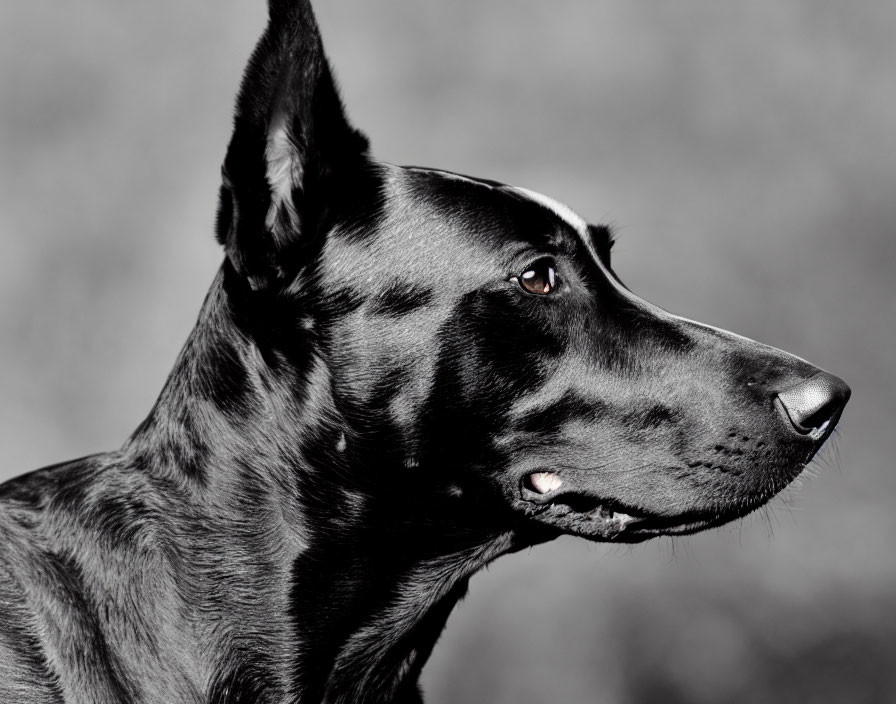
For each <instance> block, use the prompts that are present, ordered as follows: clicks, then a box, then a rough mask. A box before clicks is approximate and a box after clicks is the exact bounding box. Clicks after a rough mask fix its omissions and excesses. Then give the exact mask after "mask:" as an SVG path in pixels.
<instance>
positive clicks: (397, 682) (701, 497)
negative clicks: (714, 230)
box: [0, 0, 849, 704]
mask: <svg viewBox="0 0 896 704" xmlns="http://www.w3.org/2000/svg"><path fill="white" fill-rule="evenodd" d="M222 180H223V183H222V186H221V192H220V204H219V211H218V220H217V236H218V240H219V242H220V243H221V245H222V246H223V249H224V254H225V256H224V261H223V264H222V266H221V269H220V271H219V273H218V275H217V276H216V278H215V280H214V282H213V283H212V286H211V290H210V291H209V294H208V296H207V298H206V300H205V303H204V304H203V306H202V310H201V312H200V315H199V319H198V321H197V324H196V327H195V329H194V330H193V332H192V334H191V335H190V337H189V339H188V341H187V343H186V345H185V346H184V349H183V351H182V352H181V354H180V357H179V358H178V360H177V362H176V363H175V366H174V369H173V371H172V373H171V376H170V377H169V379H168V382H167V383H166V385H165V387H164V389H163V390H162V392H161V394H160V396H159V399H158V401H157V402H156V404H155V406H154V407H153V408H152V410H151V411H150V413H149V415H148V416H147V418H146V420H145V421H144V422H143V423H142V424H141V425H140V427H139V428H137V430H136V431H135V432H134V434H133V435H132V436H131V437H130V438H129V439H128V440H127V442H126V443H125V444H124V445H123V446H122V447H121V448H120V449H119V450H116V451H112V452H108V453H103V454H99V455H94V456H91V457H86V458H82V459H79V460H74V461H71V462H67V463H63V464H60V465H55V466H53V467H47V468H45V469H42V470H39V471H37V472H33V473H31V474H27V475H23V476H21V477H19V478H17V479H14V480H12V481H10V482H7V483H6V484H4V485H3V486H2V487H0V506H2V513H0V701H3V702H7V701H9V702H12V701H15V702H23V703H37V702H61V701H64V702H84V701H91V702H122V703H124V702H128V703H140V702H146V703H149V702H171V703H175V702H184V703H188V702H189V703H191V704H195V703H197V702H206V703H208V704H249V703H250V702H251V703H252V704H262V703H271V704H273V703H274V702H277V703H283V702H286V703H291V704H312V703H314V704H318V703H321V702H326V703H328V704H349V703H352V704H374V703H381V704H385V703H387V702H390V703H392V704H413V703H419V702H420V701H421V695H420V691H419V687H418V685H417V681H418V678H419V675H420V672H421V670H422V668H423V666H424V664H425V663H426V660H427V658H428V657H429V654H430V652H431V651H432V649H433V647H434V645H435V643H436V640H437V639H438V637H439V633H440V632H441V630H442V628H443V626H444V624H445V621H446V620H447V618H448V616H449V614H450V613H451V610H452V609H453V608H454V606H455V604H456V603H457V602H458V600H460V599H461V598H462V597H463V595H464V594H465V593H466V590H467V584H468V580H469V578H470V577H471V576H472V575H473V574H474V573H475V572H476V571H478V570H480V569H482V568H483V567H484V566H485V565H487V564H488V563H489V562H491V561H492V560H494V559H496V558H497V557H499V556H501V555H504V554H507V553H509V552H513V551H515V550H519V549H521V548H525V547H528V546H531V545H534V544H536V543H539V542H543V541H546V540H550V539H551V538H554V537H556V536H558V535H560V534H562V533H568V534H573V535H578V536H582V537H585V538H587V539H591V540H600V541H607V542H617V543H618V542H626V543H634V542H639V541H642V540H646V539H648V538H651V537H654V536H658V535H676V534H682V533H688V532H694V531H696V530H702V529H705V528H709V527H713V526H715V525H720V524H722V523H724V522H727V521H730V520H733V519H735V518H738V517H740V516H743V515H745V514H746V513H748V512H750V511H751V510H753V509H755V508H757V507H758V506H761V505H762V504H763V503H764V502H766V501H767V500H768V499H769V498H771V497H772V496H773V495H774V494H775V493H776V492H778V491H780V490H781V489H782V488H783V487H784V486H786V485H787V484H788V482H790V481H791V480H792V479H793V478H794V477H795V476H796V475H797V474H798V473H799V472H800V471H801V470H802V468H803V467H804V466H805V464H806V463H807V462H808V461H809V460H810V459H811V457H812V456H813V454H814V453H815V452H816V451H817V450H818V448H819V447H820V446H821V444H822V443H823V442H824V440H825V439H826V438H827V437H828V436H829V435H830V432H831V431H832V430H833V427H834V425H835V424H836V422H837V420H838V419H839V416H840V413H841V411H842V409H843V406H844V404H845V403H846V400H847V398H848V395H849V390H848V387H846V385H845V384H843V382H841V381H840V380H839V379H836V377H832V376H830V375H827V374H825V373H824V372H821V371H820V370H818V369H816V368H815V367H812V366H811V365H809V364H807V363H805V362H803V361H802V360H799V359H797V358H795V357H792V356H790V355H788V354H786V353H784V352H781V351H779V350H775V349H772V348H769V347H765V346H762V345H759V344H758V343H754V342H751V341H749V340H745V339H744V338H740V337H737V336H734V335H731V334H729V333H725V332H724V331H720V330H716V329H714V328H709V327H708V326H703V325H700V324H698V323H693V322H691V321H688V320H685V319H683V318H677V317H675V316H672V315H670V314H668V313H666V312H665V311H663V310H661V309H659V308H657V307H655V306H653V305H651V304H649V303H647V302H646V301H644V300H642V299H640V298H637V297H636V296H634V295H633V294H632V293H631V292H630V291H629V290H628V289H627V288H626V287H625V286H623V285H622V283H621V282H620V280H619V279H618V277H617V276H616V274H615V273H614V272H613V271H612V269H611V268H610V248H611V246H612V234H611V232H610V230H609V229H608V228H606V227H604V226H598V225H589V224H587V223H585V222H584V221H581V220H580V219H579V217H578V216H576V215H575V214H571V212H570V211H568V209H566V208H565V207H563V206H560V205H559V204H556V203H555V202H553V201H551V200H549V199H547V198H545V197H543V196H539V195H538V194H533V193H531V192H529V191H525V190H522V189H518V188H514V187H511V186H506V185H504V184H501V183H498V182H496V181H491V180H486V179H477V178H471V177H467V176H463V175H460V174H453V173H450V172H446V171H440V170H430V169H425V168H421V167H398V166H392V165H389V164H382V163H377V162H376V161H374V160H373V158H372V157H371V156H370V154H369V151H368V144H367V140H366V138H365V137H364V136H363V135H362V134H361V133H360V132H358V131H357V130H356V129H355V128H354V127H352V126H351V125H350V123H349V121H348V119H347V117H346V115H345V111H344V109H343V106H342V103H341V100H340V98H339V96H338V93H337V90H336V87H335V84H334V82H333V78H332V73H331V71H330V68H329V66H328V64H327V61H326V57H325V55H324V52H323V47H322V43H321V39H320V36H319V33H318V30H317V25H316V23H315V20H314V17H313V15H312V12H311V8H310V6H309V4H308V2H307V1H304V0H302V1H296V2H290V1H287V0H272V2H271V4H270V21H269V24H268V27H267V29H266V30H265V32H264V35H263V36H262V38H261V39H260V41H259V43H258V46H257V47H256V49H255V52H254V53H253V55H252V58H251V59H250V61H249V65H248V67H247V69H246V73H245V76H244V79H243V83H242V86H241V88H240V92H239V97H238V99H237V108H236V117H235V120H234V132H233V138H232V140H231V142H230V146H229V148H228V150H227V154H226V158H225V161H224V167H223V179H222ZM546 259H547V260H549V261H550V262H551V267H552V269H553V270H554V271H555V274H556V279H555V280H554V282H553V284H552V286H551V289H550V291H547V290H541V291H538V290H534V291H533V290H528V289H526V288H525V287H523V286H522V285H521V284H520V277H521V276H523V274H524V272H526V271H527V269H529V268H531V266H532V265H533V262H538V261H544V260H546ZM820 385H823V386H824V388H825V389H827V390H828V392H827V393H829V398H828V399H827V401H826V402H825V404H824V405H818V404H817V403H816V404H815V405H814V406H813V405H811V404H810V403H809V402H808V401H805V400H804V396H805V398H817V396H818V394H817V393H815V392H817V391H818V389H819V388H820ZM802 391H806V393H805V394H803V393H802ZM809 392H812V393H809Z"/></svg>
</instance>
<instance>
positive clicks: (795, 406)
mask: <svg viewBox="0 0 896 704" xmlns="http://www.w3.org/2000/svg"><path fill="white" fill-rule="evenodd" d="M850 393H851V392H850V389H849V387H848V386H847V385H846V382H844V381H843V380H842V379H838V378H837V377H836V376H834V375H833V374H827V373H826V372H819V373H818V374H816V375H815V376H813V377H811V378H809V379H806V381H803V382H801V383H799V384H797V385H796V386H794V387H793V388H790V389H787V390H786V391H781V392H779V393H778V399H779V400H780V401H781V404H782V405H783V406H784V410H785V411H786V412H787V417H788V418H790V422H791V423H792V424H793V427H794V428H796V430H797V431H798V432H800V433H802V434H804V435H810V436H815V437H820V436H821V435H822V433H824V431H826V430H827V429H828V426H829V425H830V424H831V422H832V421H833V422H836V421H837V418H838V417H839V416H840V412H841V411H842V410H843V407H844V406H846V402H847V401H848V400H849V395H850Z"/></svg>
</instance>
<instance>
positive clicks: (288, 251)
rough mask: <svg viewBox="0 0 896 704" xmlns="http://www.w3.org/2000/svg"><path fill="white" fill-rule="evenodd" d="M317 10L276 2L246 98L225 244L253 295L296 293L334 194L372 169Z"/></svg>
mask: <svg viewBox="0 0 896 704" xmlns="http://www.w3.org/2000/svg"><path fill="white" fill-rule="evenodd" d="M366 155H367V139H366V138H365V137H364V135H363V134H361V133H360V132H358V131H357V130H355V129H353V128H352V127H351V126H350V125H349V123H348V120H347V119H346V116H345V111H344V108H343V106H342V102H341V100H340V99H339V94H338V92H337V89H336V85H335V83H334V81H333V77H332V74H331V72H330V67H329V64H328V63H327V58H326V56H325V55H324V51H323V44H322V43H321V38H320V31H319V30H318V27H317V22H316V21H315V19H314V14H313V13H312V11H311V5H310V3H309V2H308V1H307V0H270V2H269V21H268V26H267V29H266V30H265V33H264V34H263V35H262V37H261V39H260V40H259V41H258V45H257V46H256V47H255V52H254V53H253V54H252V58H251V59H250V60H249V65H248V66H247V67H246V72H245V75H244V77H243V82H242V85H241V87H240V92H239V97H238V98H237V105H236V116H235V118H234V130H233V137H232V138H231V141H230V146H229V147H228V149H227V157H226V158H225V160H224V166H223V168H222V176H223V184H222V186H221V193H220V204H219V207H218V223H217V235H218V240H219V242H221V244H223V245H224V249H225V251H226V253H227V256H228V257H229V258H230V260H231V262H232V264H233V266H234V268H235V269H236V270H237V271H238V272H239V273H240V274H242V275H243V276H245V277H246V278H247V279H248V281H249V283H250V284H251V285H252V287H253V288H256V289H257V288H264V287H267V286H271V285H276V284H277V283H278V282H279V283H281V284H282V283H286V281H287V279H288V278H289V277H290V275H294V274H295V272H296V271H297V270H298V268H299V266H300V264H299V263H298V260H299V259H300V258H301V250H302V249H304V248H305V247H307V246H309V245H310V244H311V243H312V242H313V241H314V240H315V239H316V235H317V234H318V233H319V228H320V225H321V218H322V216H323V215H324V213H325V212H326V209H327V198H328V193H333V192H334V189H336V188H338V187H339V182H340V180H342V179H344V178H350V177H351V174H352V172H357V171H358V170H360V169H362V168H363V165H364V163H365V161H366Z"/></svg>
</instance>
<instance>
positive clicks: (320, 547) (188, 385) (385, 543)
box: [125, 265, 531, 702]
mask: <svg viewBox="0 0 896 704" xmlns="http://www.w3.org/2000/svg"><path fill="white" fill-rule="evenodd" d="M228 276H229V274H228V271H227V266H226V265H225V267H224V269H223V270H222V272H221V273H219V275H218V277H217V278H216V280H215V282H214V284H213V286H212V289H211V291H210V292H209V295H208V297H207V299H206V302H205V304H204V306H203V310H202V313H201V314H200V318H199V322H198V324H197V326H196V329H195V330H194V332H193V333H192V335H191V337H190V339H189V341H188V342H187V344H186V346H185V347H184V350H183V351H182V353H181V356H180V358H179V359H178V362H177V364H176V366H175V369H174V371H173V373H172V375H171V377H170V379H169V381H168V383H167V385H166V386H165V389H164V390H163V392H162V394H161V396H160V398H159V400H158V402H157V404H156V406H155V407H154V409H153V411H152V413H151V414H150V416H149V418H147V420H146V421H145V422H144V423H143V425H142V426H141V427H140V428H139V429H138V430H137V432H136V433H135V434H134V436H133V437H132V438H131V440H130V441H129V443H128V445H127V446H126V448H125V452H126V453H127V454H128V455H129V456H130V457H131V458H132V461H133V462H134V463H135V464H138V465H140V466H144V467H146V468H147V469H148V471H149V472H151V473H152V474H153V475H154V476H156V477H158V478H159V480H160V481H162V482H164V484H163V485H164V486H166V487H168V491H169V492H170V494H171V496H170V497H166V500H170V501H174V502H178V501H181V502H186V503H189V505H190V507H189V508H190V510H188V511H184V512H178V511H171V512H170V515H172V516H178V515H190V516H195V515H199V516H201V518H199V519H195V518H194V519H191V522H190V523H189V524H188V523H184V524H182V525H177V519H176V518H172V519H171V520H172V522H173V523H174V524H175V526H174V528H173V530H174V531H177V530H180V531H182V533H181V536H180V537H179V540H180V542H181V543H182V544H181V545H179V546H178V550H176V551H174V552H178V551H179V554H180V555H181V556H182V557H181V559H182V560H183V563H184V564H183V566H182V568H181V569H180V570H179V571H180V572H183V573H184V574H186V575H192V581H191V582H190V583H187V584H184V585H179V586H178V590H179V592H180V593H187V594H189V595H190V600H191V601H195V602H197V603H200V604H202V610H211V611H212V612H213V613H214V614H215V616H216V618H218V619H220V620H221V623H222V627H221V628H219V629H216V633H223V634H226V635H224V636H221V637H220V638H219V643H218V644H217V650H218V652H220V653H226V656H224V657H218V658H217V662H215V663H214V664H213V666H212V670H213V671H212V672H211V673H210V674H209V679H210V680H211V681H212V684H211V689H212V691H213V693H214V692H219V693H222V695H223V693H225V692H229V691H234V690H235V689H236V688H240V691H243V690H245V688H246V687H248V686H252V687H256V688H258V693H259V694H260V693H261V692H265V693H266V694H271V693H273V692H274V691H276V693H277V694H278V695H279V696H280V697H282V698H283V700H284V701H296V702H305V701H315V702H319V701H326V702H363V701H377V702H380V701H383V702H385V701H404V697H406V696H407V697H411V699H410V701H413V698H412V693H413V692H415V691H416V689H415V683H416V680H417V677H418V676H419V673H420V670H421V668H422V666H423V664H424V663H425V661H426V658H427V657H428V655H429V651H430V650H431V649H432V647H433V645H434V644H435V641H436V639H437V637H438V635H439V633H440V632H441V630H442V628H443V626H444V624H445V621H446V619H447V617H448V615H449V613H450V611H451V609H452V608H453V606H454V604H455V603H456V602H457V601H458V599H460V598H461V597H462V596H463V595H464V593H465V592H466V584H467V580H468V579H469V577H470V576H471V575H472V574H473V573H474V572H476V571H477V570H479V569H481V568H482V567H484V566H485V565H486V564H487V563H489V562H490V561H492V560H494V559H495V558H497V557H498V556H500V555H502V554H505V553H508V552H511V551H513V550H516V549H519V548H521V547H524V545H526V544H531V541H525V540H523V539H522V538H521V537H520V535H519V534H518V533H517V532H516V531H514V530H512V529H511V528H510V527H509V526H508V525H507V524H506V522H505V521H503V520H498V519H497V518H495V519H493V518H492V517H491V516H490V513H489V510H488V507H487V506H485V505H483V502H484V501H485V499H483V498H482V497H474V496H467V495H465V494H464V493H463V492H462V491H460V489H458V487H456V486H453V485H451V483H450V482H439V481H434V480H433V478H432V477H430V476H427V473H426V468H423V467H419V466H417V467H411V468H409V467H408V466H407V463H406V462H404V461H402V460H401V459H400V458H399V457H397V456H395V455H394V453H391V452H390V447H389V444H390V442H391V439H390V438H388V437H387V438H384V439H377V438H370V437H368V439H367V440H366V441H365V440H362V441H357V440H356V439H357V438H360V437H362V436H363V433H361V432H359V431H358V430H357V428H355V427H353V426H352V424H351V423H350V422H347V421H346V419H345V417H344V414H342V413H340V412H339V410H338V405H337V404H336V402H335V400H334V398H333V392H332V387H333V384H332V381H333V380H332V379H331V377H330V374H331V373H330V367H329V365H328V363H327V360H326V358H325V357H324V356H323V354H322V353H321V352H320V351H319V350H316V349H315V348H314V346H313V345H312V344H309V340H308V339H303V340H300V341H296V340H290V339H285V338H284V339H282V340H280V342H279V343H278V344H276V345H268V344H262V343H261V341H260V340H259V339H258V338H257V337H256V336H255V335H254V333H253V330H252V328H251V326H248V325H247V320H246V318H245V316H244V311H243V310H240V308H239V306H237V305H235V303H234V298H233V295H232V293H231V292H228V290H227V288H228V285H227V279H228ZM267 322H268V323H270V321H267ZM300 327H301V326H298V328H296V327H293V328H292V329H300ZM273 328H274V329H276V328H277V326H276V325H274V326H273ZM299 351H300V354H299ZM347 438H351V440H348V439H347ZM356 445H357V446H356ZM170 532H172V531H169V533H170ZM215 551H219V552H218V553H217V554H215V555H214V557H213V558H212V557H210V555H211V553H214V552H215ZM189 579H190V578H189V577H188V580H189ZM228 621H229V622H230V624H229V625H227V626H225V625H223V624H227V623H228ZM206 651H207V652H214V651H212V650H208V649H206ZM247 682H249V683H251V685H250V684H246V683H247ZM272 689H273V691H271V690H272ZM252 691H253V692H254V691H255V690H252ZM210 700H211V701H218V699H215V698H214V697H210ZM278 700H279V699H278Z"/></svg>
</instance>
